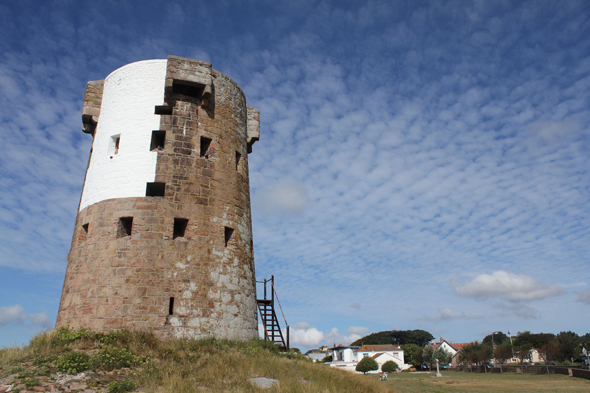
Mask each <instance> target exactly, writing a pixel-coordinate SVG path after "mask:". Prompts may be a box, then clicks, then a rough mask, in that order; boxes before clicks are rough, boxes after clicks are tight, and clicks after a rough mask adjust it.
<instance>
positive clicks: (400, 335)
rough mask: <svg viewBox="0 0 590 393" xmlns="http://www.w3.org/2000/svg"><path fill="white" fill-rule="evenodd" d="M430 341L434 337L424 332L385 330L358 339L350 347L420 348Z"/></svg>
mask: <svg viewBox="0 0 590 393" xmlns="http://www.w3.org/2000/svg"><path fill="white" fill-rule="evenodd" d="M431 340H434V336H433V335H432V334H430V333H428V332H427V331H425V330H420V329H415V330H386V331H383V332H377V333H371V334H369V335H368V336H365V337H362V338H359V339H358V340H356V341H355V342H353V343H352V344H351V345H379V344H400V345H404V344H416V345H418V346H419V347H420V348H422V347H424V345H426V344H428V343H429V342H430V341H431Z"/></svg>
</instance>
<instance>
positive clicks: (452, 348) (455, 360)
mask: <svg viewBox="0 0 590 393" xmlns="http://www.w3.org/2000/svg"><path fill="white" fill-rule="evenodd" d="M469 344H471V343H453V342H448V341H447V340H445V339H443V338H442V337H441V338H440V342H438V343H436V344H432V346H433V347H434V349H437V348H439V347H440V348H442V349H444V350H445V351H447V352H448V353H450V354H451V363H450V365H451V366H453V367H455V366H458V365H459V363H461V359H460V357H461V356H460V353H461V350H462V349H463V347H464V346H465V345H469Z"/></svg>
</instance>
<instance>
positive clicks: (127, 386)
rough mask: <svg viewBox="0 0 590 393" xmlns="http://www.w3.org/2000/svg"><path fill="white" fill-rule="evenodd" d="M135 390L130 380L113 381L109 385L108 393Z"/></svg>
mask: <svg viewBox="0 0 590 393" xmlns="http://www.w3.org/2000/svg"><path fill="white" fill-rule="evenodd" d="M133 390H135V384H134V383H133V382H131V381H130V380H125V381H123V382H113V383H111V384H110V385H109V390H108V393H123V392H131V391H133Z"/></svg>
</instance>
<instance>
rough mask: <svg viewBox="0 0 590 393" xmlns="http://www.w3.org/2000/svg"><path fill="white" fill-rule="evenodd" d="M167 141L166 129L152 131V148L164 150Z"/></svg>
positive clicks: (152, 149)
mask: <svg viewBox="0 0 590 393" xmlns="http://www.w3.org/2000/svg"><path fill="white" fill-rule="evenodd" d="M165 142H166V131H152V143H151V145H150V150H151V151H154V150H164V143H165Z"/></svg>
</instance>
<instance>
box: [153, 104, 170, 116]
mask: <svg viewBox="0 0 590 393" xmlns="http://www.w3.org/2000/svg"><path fill="white" fill-rule="evenodd" d="M172 109H173V107H171V106H168V105H156V111H155V114H156V115H171V114H172Z"/></svg>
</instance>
